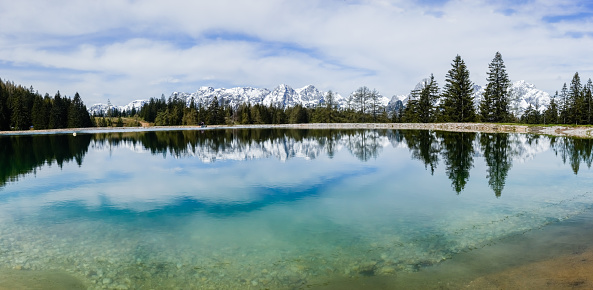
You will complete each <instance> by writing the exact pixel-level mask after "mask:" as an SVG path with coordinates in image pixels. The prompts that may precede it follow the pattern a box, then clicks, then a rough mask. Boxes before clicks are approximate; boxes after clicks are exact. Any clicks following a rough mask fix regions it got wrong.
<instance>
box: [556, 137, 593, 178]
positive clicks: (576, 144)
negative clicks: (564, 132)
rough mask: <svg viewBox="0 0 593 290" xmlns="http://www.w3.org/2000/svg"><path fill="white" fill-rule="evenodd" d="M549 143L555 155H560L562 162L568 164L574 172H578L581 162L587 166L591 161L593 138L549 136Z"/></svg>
mask: <svg viewBox="0 0 593 290" xmlns="http://www.w3.org/2000/svg"><path fill="white" fill-rule="evenodd" d="M550 145H551V147H552V149H553V150H554V152H555V153H556V155H560V158H561V159H562V162H563V163H564V164H566V162H567V161H568V163H569V164H570V167H571V168H572V172H574V174H578V173H579V169H580V166H581V162H584V163H585V164H586V165H587V167H588V168H591V164H592V163H593V140H592V139H577V138H568V137H551V139H550Z"/></svg>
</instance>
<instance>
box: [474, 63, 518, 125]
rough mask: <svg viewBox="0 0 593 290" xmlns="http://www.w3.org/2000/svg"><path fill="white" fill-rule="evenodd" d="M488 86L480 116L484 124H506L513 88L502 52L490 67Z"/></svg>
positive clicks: (481, 105)
mask: <svg viewBox="0 0 593 290" xmlns="http://www.w3.org/2000/svg"><path fill="white" fill-rule="evenodd" d="M488 68H489V69H490V71H489V72H488V78H487V81H488V84H487V85H486V91H485V92H484V99H483V100H482V102H481V103H480V115H481V118H482V121H484V122H504V121H507V120H508V119H509V95H508V88H509V87H510V86H511V81H510V80H509V77H508V74H507V72H506V68H505V65H504V61H503V60H502V55H501V54H500V52H496V55H495V56H494V59H493V60H492V62H491V63H490V64H489V65H488Z"/></svg>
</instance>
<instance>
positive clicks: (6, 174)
mask: <svg viewBox="0 0 593 290" xmlns="http://www.w3.org/2000/svg"><path fill="white" fill-rule="evenodd" d="M90 143H91V135H87V134H81V135H78V136H77V137H74V136H72V135H66V134H60V135H35V136H31V135H25V136H3V137H0V186H4V185H5V184H6V182H9V181H16V180H17V179H18V177H19V176H23V175H26V174H29V173H31V172H33V173H34V172H35V171H36V169H37V168H39V167H41V166H44V165H52V164H54V162H55V163H56V164H57V165H58V166H59V167H60V168H62V166H63V164H64V163H67V162H70V161H75V162H76V164H78V166H81V165H82V160H83V158H84V155H85V154H86V153H87V151H88V148H89V144H90Z"/></svg>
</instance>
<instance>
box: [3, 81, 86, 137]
mask: <svg viewBox="0 0 593 290" xmlns="http://www.w3.org/2000/svg"><path fill="white" fill-rule="evenodd" d="M94 126H95V123H94V122H93V119H91V116H90V115H89V112H88V110H87V108H86V106H85V105H84V103H83V102H82V99H81V97H80V95H79V94H78V93H76V94H75V95H74V98H72V99H71V98H69V97H66V96H62V95H61V94H60V92H59V91H58V92H57V93H56V94H55V95H54V96H53V97H50V95H49V94H47V93H46V94H45V96H41V94H39V93H38V92H36V91H35V90H34V89H33V87H30V88H26V87H24V86H21V85H16V84H14V83H13V82H8V81H6V82H5V81H3V80H2V79H0V131H6V130H28V129H31V128H33V129H36V130H42V129H61V128H83V127H94Z"/></svg>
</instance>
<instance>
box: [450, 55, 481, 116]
mask: <svg viewBox="0 0 593 290" xmlns="http://www.w3.org/2000/svg"><path fill="white" fill-rule="evenodd" d="M451 66H452V68H451V69H450V70H449V72H448V73H447V76H446V79H445V82H446V84H445V87H444V91H443V95H442V98H443V104H442V105H443V115H444V121H446V122H473V121H475V120H476V112H475V108H474V98H473V96H472V93H473V83H472V82H471V81H470V79H469V71H468V69H467V67H466V65H465V62H464V61H463V60H462V59H461V56H459V55H457V56H456V57H455V59H454V60H453V63H452V64H451Z"/></svg>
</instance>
